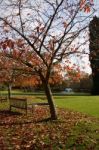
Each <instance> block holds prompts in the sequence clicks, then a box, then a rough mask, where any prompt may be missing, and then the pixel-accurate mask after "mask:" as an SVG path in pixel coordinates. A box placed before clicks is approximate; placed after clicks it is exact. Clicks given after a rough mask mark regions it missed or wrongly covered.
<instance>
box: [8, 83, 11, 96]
mask: <svg viewBox="0 0 99 150" xmlns="http://www.w3.org/2000/svg"><path fill="white" fill-rule="evenodd" d="M10 97H11V85H10V84H8V99H10Z"/></svg>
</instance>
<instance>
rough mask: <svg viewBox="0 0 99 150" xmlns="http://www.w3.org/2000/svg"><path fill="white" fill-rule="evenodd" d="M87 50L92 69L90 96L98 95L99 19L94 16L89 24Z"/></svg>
mask: <svg viewBox="0 0 99 150" xmlns="http://www.w3.org/2000/svg"><path fill="white" fill-rule="evenodd" d="M89 42H90V45H89V49H90V63H91V68H92V77H93V88H92V95H99V18H97V17H96V16H95V17H94V18H93V20H92V21H91V22H90V24H89Z"/></svg>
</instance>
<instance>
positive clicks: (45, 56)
mask: <svg viewBox="0 0 99 150" xmlns="http://www.w3.org/2000/svg"><path fill="white" fill-rule="evenodd" d="M91 2H92V0H73V1H71V0H68V1H67V0H53V1H52V0H51V1H48V0H41V1H40V0H36V1H32V0H27V1H22V0H17V1H9V0H7V1H4V0H2V1H1V5H0V7H1V15H0V20H1V30H0V31H2V33H1V34H2V35H1V38H2V41H3V42H1V50H3V51H4V52H5V55H6V56H7V57H12V58H13V59H16V60H17V61H18V62H20V63H23V64H24V65H26V66H27V67H29V68H31V70H32V72H33V73H35V74H36V75H38V76H39V77H40V79H41V81H42V83H43V86H44V90H45V93H46V96H47V99H48V103H49V106H50V113H51V118H52V119H57V113H56V109H55V105H54V101H53V96H52V92H51V89H50V84H49V79H50V75H51V72H52V70H53V67H54V66H55V64H56V63H58V62H59V63H60V62H61V61H63V59H66V58H67V57H68V56H69V55H71V54H74V53H81V51H79V47H80V46H81V45H83V43H80V42H78V45H77V46H76V47H74V43H75V42H76V41H77V39H78V38H79V37H80V36H81V35H82V34H81V33H83V31H84V32H85V33H84V35H85V36H86V31H85V29H86V28H87V26H88V25H87V23H88V21H89V16H91V15H92V14H93V11H92V13H91V12H90V6H91ZM5 8H6V13H5ZM84 13H89V14H88V15H85V14H84ZM3 31H4V32H3ZM9 38H10V42H8V39H9ZM11 39H13V40H11ZM76 43H77V42H76Z"/></svg>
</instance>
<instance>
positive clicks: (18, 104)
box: [9, 97, 27, 114]
mask: <svg viewBox="0 0 99 150" xmlns="http://www.w3.org/2000/svg"><path fill="white" fill-rule="evenodd" d="M9 103H10V111H11V108H12V107H14V108H19V109H23V110H25V111H26V114H27V99H26V98H16V97H13V98H10V100H9Z"/></svg>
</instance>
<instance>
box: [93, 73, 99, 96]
mask: <svg viewBox="0 0 99 150" xmlns="http://www.w3.org/2000/svg"><path fill="white" fill-rule="evenodd" d="M91 94H92V95H99V72H96V73H95V75H94V76H93V87H92V91H91Z"/></svg>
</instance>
